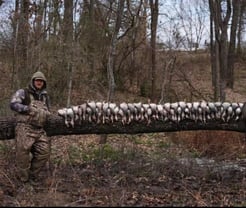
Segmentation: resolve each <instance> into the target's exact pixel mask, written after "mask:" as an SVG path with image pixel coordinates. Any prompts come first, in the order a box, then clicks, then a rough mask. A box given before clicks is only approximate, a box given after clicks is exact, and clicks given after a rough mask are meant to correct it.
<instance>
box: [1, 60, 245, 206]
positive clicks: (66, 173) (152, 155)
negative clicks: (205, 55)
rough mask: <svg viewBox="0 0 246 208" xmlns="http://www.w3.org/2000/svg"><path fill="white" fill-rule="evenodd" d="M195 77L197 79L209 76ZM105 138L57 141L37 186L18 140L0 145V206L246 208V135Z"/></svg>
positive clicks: (240, 79)
mask: <svg viewBox="0 0 246 208" xmlns="http://www.w3.org/2000/svg"><path fill="white" fill-rule="evenodd" d="M189 63H191V62H189ZM204 66H206V64H200V71H201V72H204V70H203V67H204ZM190 68H191V69H195V68H194V67H190ZM240 68H245V67H240ZM245 73H246V70H245V69H244V70H242V72H241V73H237V72H236V73H235V79H236V80H237V82H236V83H235V85H236V87H235V91H234V92H232V91H228V92H227V95H228V96H230V100H232V101H235V102H237V101H238V102H239V101H243V100H244V101H245V100H246V99H245V96H246V91H245V89H246V88H245V81H246V75H244V74H245ZM193 74H195V75H197V76H198V78H197V79H196V78H194V79H193V80H198V81H200V80H202V79H201V77H203V78H204V76H203V75H201V74H200V73H196V72H195V73H193ZM190 77H191V76H190ZM199 77H200V78H199ZM199 79H200V80H199ZM205 81H206V80H205ZM3 83H5V84H6V83H8V82H3ZM199 86H200V87H204V89H209V87H207V86H206V84H200V83H199V82H198V83H197V85H194V87H195V89H199ZM1 89H4V88H1ZM181 90H183V89H181ZM183 91H184V90H183ZM201 91H204V90H203V89H202V90H201ZM180 94H182V91H181V93H180ZM88 95H93V94H91V93H88ZM124 98H126V97H125V96H124V95H123V99H124ZM99 139H100V136H99V135H76V136H75V135H70V136H53V137H51V143H52V145H51V147H52V152H51V159H50V162H49V164H47V166H46V167H45V168H44V170H42V172H41V181H40V183H39V184H37V185H31V184H29V183H21V182H20V181H18V180H17V178H16V175H15V145H14V142H15V141H14V140H6V141H0V206H2V207H4V206H12V207H21V206H40V207H41V206H42V207H43V206H45V207H46V206H78V207H81V206H123V207H124V206H131V207H132V206H134V207H135V206H192V207H193V206H242V207H244V206H246V140H245V135H244V134H242V133H237V132H226V131H219V132H218V131H194V132H169V133H151V134H150V133H149V134H137V135H125V134H124V135H114V134H113V135H112V134H110V135H108V137H107V142H106V143H105V144H100V142H99Z"/></svg>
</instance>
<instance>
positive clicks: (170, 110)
mask: <svg viewBox="0 0 246 208" xmlns="http://www.w3.org/2000/svg"><path fill="white" fill-rule="evenodd" d="M242 107H243V103H236V102H234V103H230V102H206V101H200V102H184V101H180V102H174V103H164V104H155V103H141V102H139V103H126V102H123V103H120V104H116V103H111V102H95V101H88V102H85V103H83V104H81V105H76V106H71V107H68V108H62V109H59V110H58V115H60V116H63V117H64V118H65V124H66V125H67V126H68V127H69V126H72V127H74V125H75V122H76V121H78V122H79V123H80V124H81V122H83V121H88V122H96V123H109V122H115V121H121V122H122V124H124V125H125V124H130V123H131V122H132V121H146V122H147V124H149V123H150V122H151V121H152V120H162V121H173V122H180V121H182V120H184V119H191V120H194V121H195V122H197V121H201V122H207V121H208V120H211V119H217V120H219V119H221V120H223V121H224V122H229V121H230V120H232V119H234V120H236V121H237V120H239V118H240V116H241V114H242Z"/></svg>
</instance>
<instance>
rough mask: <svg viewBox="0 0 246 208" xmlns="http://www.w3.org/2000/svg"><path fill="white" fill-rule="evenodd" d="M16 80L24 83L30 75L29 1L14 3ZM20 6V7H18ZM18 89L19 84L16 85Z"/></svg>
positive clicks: (23, 0)
mask: <svg viewBox="0 0 246 208" xmlns="http://www.w3.org/2000/svg"><path fill="white" fill-rule="evenodd" d="M16 3H17V5H16V11H15V12H16V13H15V17H16V21H15V23H16V26H15V28H16V36H15V39H16V41H15V42H16V53H15V55H16V80H17V81H21V82H23V83H26V82H27V80H28V79H29V78H28V75H29V74H30V72H29V68H28V67H27V66H28V65H27V63H28V36H29V6H30V2H29V0H21V1H20V2H19V1H16ZM19 4H20V6H19ZM17 85H18V86H17V87H20V85H21V83H17Z"/></svg>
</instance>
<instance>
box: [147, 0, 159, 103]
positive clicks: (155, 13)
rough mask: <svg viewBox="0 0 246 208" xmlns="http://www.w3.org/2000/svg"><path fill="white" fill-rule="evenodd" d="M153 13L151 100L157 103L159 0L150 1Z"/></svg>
mask: <svg viewBox="0 0 246 208" xmlns="http://www.w3.org/2000/svg"><path fill="white" fill-rule="evenodd" d="M149 3H150V11H151V31H150V32H151V37H150V47H151V100H152V101H153V102H154V101H156V31H157V24H158V14H159V3H158V0H150V1H149Z"/></svg>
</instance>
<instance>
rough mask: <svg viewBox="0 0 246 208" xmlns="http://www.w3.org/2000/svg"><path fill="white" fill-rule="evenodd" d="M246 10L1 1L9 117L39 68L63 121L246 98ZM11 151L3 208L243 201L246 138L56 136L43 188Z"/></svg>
mask: <svg viewBox="0 0 246 208" xmlns="http://www.w3.org/2000/svg"><path fill="white" fill-rule="evenodd" d="M245 15H246V1H244V0H199V1H197V0H178V1H176V0H172V1H170V0H159V1H158V0H116V1H112V0H105V1H104V0H73V1H72V0H35V1H31V0H0V89H1V90H0V116H1V117H2V116H3V117H5V116H8V117H11V116H12V115H13V112H11V111H10V108H9V101H10V98H11V95H12V94H13V93H14V92H15V91H16V90H17V89H18V88H23V87H26V86H27V84H28V82H29V81H30V79H31V76H32V74H33V73H34V72H35V71H37V70H41V71H42V72H43V73H44V74H45V76H46V78H47V86H48V89H47V90H48V92H49V94H50V98H51V106H52V108H51V111H52V112H53V113H54V114H56V115H57V110H58V109H59V108H63V107H69V106H71V105H79V104H82V103H84V102H85V101H87V100H93V101H111V102H117V103H121V102H140V101H141V102H142V103H145V102H146V103H147V102H149V101H151V102H156V103H165V102H177V101H186V102H194V101H201V100H205V101H228V102H245V101H246V88H245V83H246V61H245V60H246V48H245V47H246V45H245V37H246V36H245V32H246V31H245V21H246V19H245ZM191 125H192V124H191ZM192 127H194V126H192ZM62 128H65V127H64V124H62V125H61V130H64V129H62ZM146 128H147V127H146ZM194 129H195V127H194ZM65 130H66V129H65ZM14 155H15V145H14V140H6V141H0V173H1V174H0V205H2V206H163V205H165V206H245V203H246V197H245V196H246V192H245V190H246V189H245V187H246V180H245V179H246V177H245V168H246V166H245V164H246V163H245V156H246V145H245V134H244V133H240V132H229V131H215V130H211V131H198V130H194V131H186V132H183V131H177V132H172V133H169V132H163V133H149V134H132V135H130V134H120V135H117V134H109V135H96V134H92V135H69V136H61V135H59V136H52V154H51V164H52V165H53V166H52V168H51V169H52V174H51V175H48V171H44V173H43V177H44V178H45V180H46V181H45V182H44V184H43V185H42V186H41V187H39V189H35V190H34V189H31V188H30V187H27V186H25V185H24V186H23V184H20V183H19V181H18V180H17V178H16V176H15V174H14V171H13V170H14V168H15V167H14V163H13V161H15V159H14ZM43 199H45V200H43Z"/></svg>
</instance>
